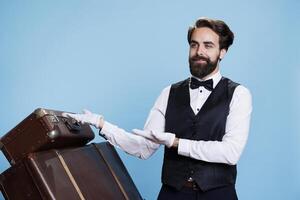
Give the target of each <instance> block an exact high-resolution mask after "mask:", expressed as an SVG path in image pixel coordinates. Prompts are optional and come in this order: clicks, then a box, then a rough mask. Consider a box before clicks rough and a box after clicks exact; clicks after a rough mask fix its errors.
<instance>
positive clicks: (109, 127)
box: [101, 87, 170, 159]
mask: <svg viewBox="0 0 300 200" xmlns="http://www.w3.org/2000/svg"><path fill="white" fill-rule="evenodd" d="M169 91H170V87H167V88H165V89H164V90H163V91H162V93H161V94H160V96H159V97H158V98H157V100H156V102H155V104H154V106H153V108H152V109H151V110H150V113H149V115H148V118H147V121H146V123H145V126H144V130H153V131H159V132H164V127H165V112H166V106H167V101H168V97H169ZM101 134H102V136H103V137H105V138H106V140H108V141H109V142H110V143H111V144H112V145H114V146H117V147H119V148H120V149H122V150H123V151H125V152H126V153H128V154H130V155H133V156H136V157H138V158H141V159H147V158H149V157H150V156H151V155H152V154H153V153H154V152H155V151H156V150H157V149H158V148H159V147H160V145H159V144H156V143H154V142H152V141H150V140H147V139H145V138H144V137H141V136H139V135H135V134H133V133H129V132H127V131H125V130H124V129H122V128H119V127H118V126H116V125H113V124H111V123H109V122H107V121H105V122H104V125H103V127H102V129H101Z"/></svg>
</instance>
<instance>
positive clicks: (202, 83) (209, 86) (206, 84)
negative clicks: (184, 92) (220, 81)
mask: <svg viewBox="0 0 300 200" xmlns="http://www.w3.org/2000/svg"><path fill="white" fill-rule="evenodd" d="M213 83H214V82H213V80H212V79H209V80H206V81H198V80H197V79H195V78H193V77H192V78H191V84H190V87H191V89H192V90H193V89H197V88H199V87H200V86H203V87H205V88H206V89H207V90H209V91H212V90H213V89H214V88H213Z"/></svg>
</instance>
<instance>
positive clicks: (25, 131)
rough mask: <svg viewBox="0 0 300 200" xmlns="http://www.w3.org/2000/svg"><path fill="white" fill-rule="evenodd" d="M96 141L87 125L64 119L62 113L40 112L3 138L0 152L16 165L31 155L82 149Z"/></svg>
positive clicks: (29, 117) (37, 110)
mask: <svg viewBox="0 0 300 200" xmlns="http://www.w3.org/2000/svg"><path fill="white" fill-rule="evenodd" d="M94 137H95V135H94V132H93V131H92V129H91V128H90V126H89V125H88V124H80V123H77V122H76V121H75V120H72V119H69V118H65V117H63V116H62V111H55V110H48V109H42V108H39V109H36V110H35V111H34V112H33V113H31V114H30V115H29V116H28V117H26V118H25V119H24V120H23V121H22V122H20V123H19V124H18V125H17V126H16V127H15V128H13V129H12V130H11V131H9V132H8V133H7V134H5V135H4V136H3V137H2V138H1V140H0V148H1V150H2V152H3V154H4V155H5V157H6V158H7V160H8V161H9V162H10V164H11V165H14V164H15V163H17V162H18V161H20V160H21V159H22V158H24V157H25V156H26V155H28V153H31V152H36V151H42V150H47V149H51V148H64V147H70V146H72V147H76V146H83V145H85V144H86V143H88V142H89V141H91V140H92V139H94Z"/></svg>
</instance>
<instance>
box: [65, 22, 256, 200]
mask: <svg viewBox="0 0 300 200" xmlns="http://www.w3.org/2000/svg"><path fill="white" fill-rule="evenodd" d="M187 36H188V43H189V46H190V49H189V69H190V72H191V77H189V78H187V79H186V80H183V81H180V82H178V83H175V84H172V85H170V86H168V87H166V88H165V89H163V91H162V93H161V94H160V96H159V97H158V99H157V100H156V102H155V104H154V106H153V108H152V109H151V111H150V114H149V116H148V119H147V121H146V124H145V127H144V130H138V129H134V130H133V131H132V133H133V134H132V133H129V132H126V131H125V130H123V129H121V128H119V127H117V126H115V125H113V124H111V123H109V122H107V121H105V120H104V118H103V116H101V115H97V114H94V113H91V112H89V111H84V113H83V114H70V113H65V116H68V117H72V118H74V119H76V120H77V121H80V122H82V123H89V124H91V125H93V126H95V127H96V128H99V129H100V134H101V135H102V136H103V137H105V138H106V139H107V140H108V141H109V142H110V143H111V144H113V145H115V146H118V147H120V148H121V149H123V150H124V151H125V152H127V153H129V154H131V155H134V156H136V157H139V158H141V159H147V158H148V157H150V156H151V155H152V154H153V153H154V152H155V151H156V150H157V149H158V148H159V147H160V145H164V146H165V151H164V160H163V167H162V176H161V181H162V187H161V190H160V193H159V195H158V199H159V200H167V199H172V200H177V199H178V200H179V199H184V200H192V199H193V200H194V199H198V200H200V199H201V200H202V199H203V200H217V199H222V200H235V199H237V194H236V190H235V182H236V174H237V169H236V164H237V162H238V160H239V158H240V156H241V154H242V151H243V149H244V147H245V145H246V141H247V138H248V132H249V126H250V118H251V112H252V99H251V94H250V92H249V90H248V89H247V88H246V87H244V86H242V85H240V84H238V83H235V82H233V81H232V80H230V79H229V78H226V77H223V76H222V75H221V73H220V61H221V60H222V59H223V58H224V56H225V55H226V53H227V51H228V48H229V47H230V45H231V44H232V43H233V39H234V34H233V33H232V31H231V30H230V28H229V27H228V26H227V25H226V24H225V22H223V21H221V20H214V19H209V18H200V19H198V20H197V21H196V22H195V24H194V26H192V27H190V28H189V30H188V34H187Z"/></svg>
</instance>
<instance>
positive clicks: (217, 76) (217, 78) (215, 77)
mask: <svg viewBox="0 0 300 200" xmlns="http://www.w3.org/2000/svg"><path fill="white" fill-rule="evenodd" d="M192 77H194V78H195V79H197V80H199V81H206V80H208V79H212V80H213V83H214V84H213V87H214V88H215V87H216V85H217V84H218V83H219V81H220V80H221V78H222V75H221V72H220V70H218V71H217V72H216V73H215V74H213V75H211V76H208V77H207V78H206V79H200V78H198V77H195V76H193V75H192Z"/></svg>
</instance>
